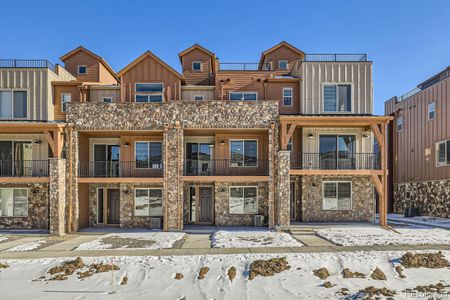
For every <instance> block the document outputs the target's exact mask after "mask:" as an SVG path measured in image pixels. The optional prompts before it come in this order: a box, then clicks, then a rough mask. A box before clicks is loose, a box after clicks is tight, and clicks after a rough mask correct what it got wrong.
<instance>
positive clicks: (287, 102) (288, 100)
mask: <svg viewBox="0 0 450 300" xmlns="http://www.w3.org/2000/svg"><path fill="white" fill-rule="evenodd" d="M283 106H292V88H283Z"/></svg>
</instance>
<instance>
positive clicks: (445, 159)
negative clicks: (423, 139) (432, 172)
mask: <svg viewBox="0 0 450 300" xmlns="http://www.w3.org/2000/svg"><path fill="white" fill-rule="evenodd" d="M436 165H437V166H438V167H439V166H446V165H450V140H448V141H442V142H439V143H436Z"/></svg>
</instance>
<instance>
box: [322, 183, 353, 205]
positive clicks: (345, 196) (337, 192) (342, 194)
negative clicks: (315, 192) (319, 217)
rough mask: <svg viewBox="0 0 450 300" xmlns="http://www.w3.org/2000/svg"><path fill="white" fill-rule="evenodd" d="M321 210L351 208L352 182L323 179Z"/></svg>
mask: <svg viewBox="0 0 450 300" xmlns="http://www.w3.org/2000/svg"><path fill="white" fill-rule="evenodd" d="M322 209H323V210H351V209H352V183H351V182H343V181H339V182H335V181H325V182H324V183H323V203H322Z"/></svg>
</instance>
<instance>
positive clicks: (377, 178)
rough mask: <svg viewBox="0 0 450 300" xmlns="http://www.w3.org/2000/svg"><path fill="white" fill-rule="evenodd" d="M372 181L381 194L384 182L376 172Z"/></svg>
mask: <svg viewBox="0 0 450 300" xmlns="http://www.w3.org/2000/svg"><path fill="white" fill-rule="evenodd" d="M371 177H372V182H373V184H374V186H375V188H376V190H377V192H378V194H381V193H382V192H383V184H382V183H381V181H380V177H378V175H376V174H372V176H371Z"/></svg>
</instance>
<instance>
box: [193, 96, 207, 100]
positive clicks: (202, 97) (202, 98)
mask: <svg viewBox="0 0 450 300" xmlns="http://www.w3.org/2000/svg"><path fill="white" fill-rule="evenodd" d="M197 97H199V98H201V99H195V98H197ZM194 100H195V101H203V100H205V95H194Z"/></svg>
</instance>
